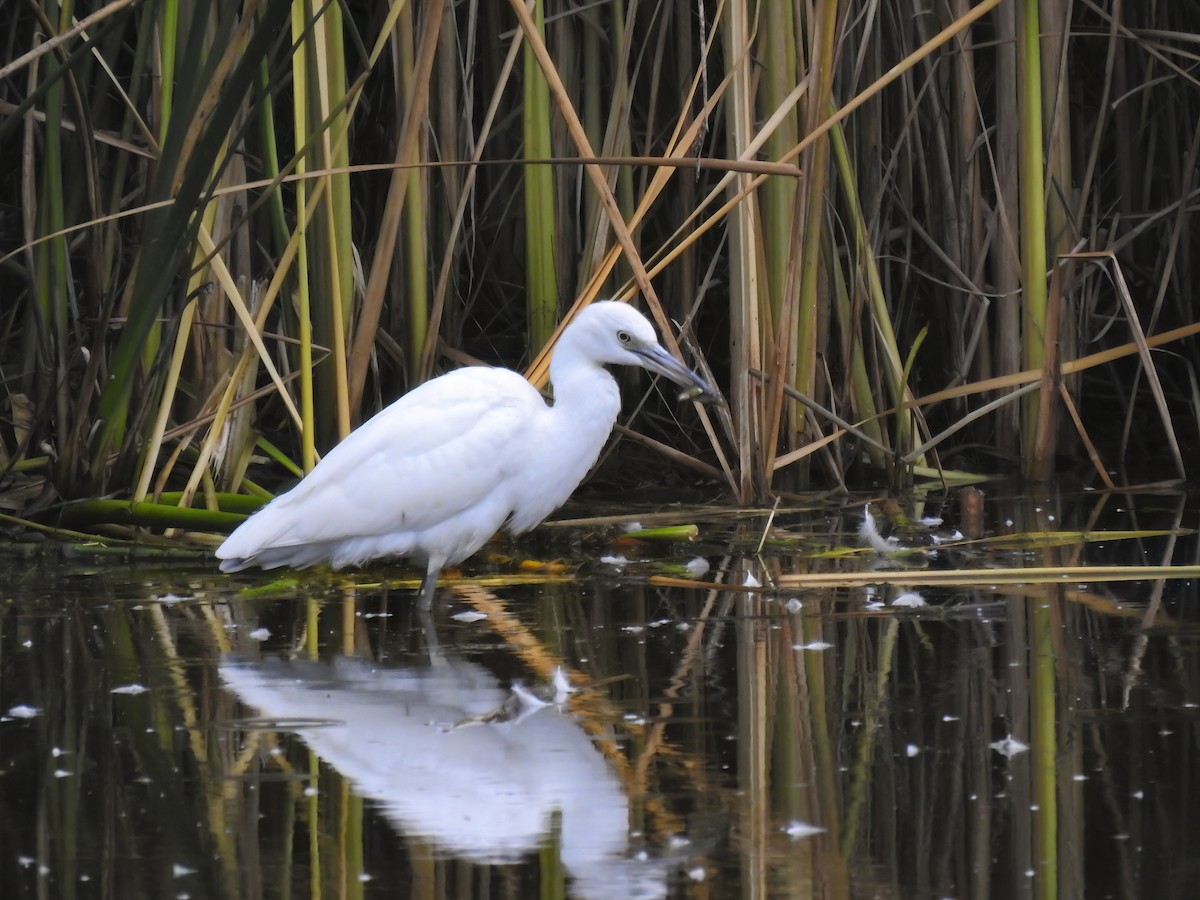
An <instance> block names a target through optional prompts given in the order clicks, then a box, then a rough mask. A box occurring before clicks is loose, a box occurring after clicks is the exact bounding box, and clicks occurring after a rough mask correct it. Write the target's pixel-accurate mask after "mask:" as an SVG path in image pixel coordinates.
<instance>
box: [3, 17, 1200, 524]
mask: <svg viewBox="0 0 1200 900" xmlns="http://www.w3.org/2000/svg"><path fill="white" fill-rule="evenodd" d="M0 25H3V30H2V31H0V33H2V34H4V35H5V36H6V37H5V39H4V41H5V44H4V50H3V56H2V60H3V61H2V62H0V160H2V162H3V166H2V168H0V171H2V172H3V175H0V229H2V231H0V241H2V245H0V290H2V296H3V298H4V299H3V305H2V307H0V322H2V323H3V328H2V330H0V341H2V344H0V346H2V347H3V359H2V370H0V371H2V376H3V388H4V390H3V395H2V396H0V405H2V407H3V426H2V427H0V472H3V475H4V481H3V482H2V483H0V484H2V487H0V490H2V491H3V494H2V495H0V496H2V497H3V499H4V501H5V507H6V509H7V510H8V511H9V512H10V513H15V514H19V515H25V514H32V513H34V512H36V511H37V510H39V509H47V508H54V507H55V502H56V501H57V500H59V499H67V500H75V499H79V498H89V497H100V496H113V497H117V498H122V499H124V498H128V499H131V500H133V501H137V502H138V503H147V502H148V503H150V504H152V505H153V504H159V505H160V506H164V507H196V508H204V509H208V510H214V511H215V510H218V509H221V508H222V507H230V503H231V501H230V500H229V497H230V495H232V494H235V493H242V494H245V493H249V494H252V495H264V494H265V493H266V491H265V490H264V489H263V488H262V487H260V486H258V485H257V484H256V483H255V482H254V481H252V480H251V478H250V476H254V477H256V478H257V477H261V478H262V479H263V480H270V481H272V482H275V481H278V480H279V479H281V478H283V477H285V476H286V475H287V473H289V472H290V473H292V474H299V473H301V472H303V471H304V470H305V469H307V468H309V467H311V466H312V465H313V463H314V461H315V459H316V458H317V456H318V454H319V453H320V452H321V451H322V450H324V449H326V448H328V447H329V446H330V445H331V444H333V443H334V442H336V440H338V439H339V438H340V437H341V436H344V435H345V434H346V433H347V431H348V430H349V429H350V428H352V427H353V426H354V424H355V423H356V422H357V421H359V420H361V419H362V418H363V417H365V416H366V415H369V414H370V413H371V412H372V411H374V410H375V409H377V408H379V407H380V405H382V404H383V403H385V402H387V401H388V400H390V399H391V398H393V397H394V396H396V395H397V394H399V393H401V392H402V391H404V390H406V389H407V388H409V387H411V386H412V385H413V384H415V383H417V382H418V381H420V380H421V379H424V378H427V377H429V376H430V375H432V374H435V373H436V372H438V371H441V370H443V369H445V368H446V367H448V366H452V365H457V364H461V363H464V362H468V361H470V360H473V359H481V360H484V361H487V362H502V363H506V364H508V365H513V366H522V365H525V366H528V367H529V373H530V376H531V377H532V378H533V379H534V380H535V381H537V382H539V383H540V382H543V381H544V379H545V360H546V351H547V348H548V346H549V345H550V342H551V341H552V340H553V335H554V333H555V330H556V326H557V325H558V324H559V323H560V322H561V321H562V320H563V318H564V317H565V316H568V315H569V314H570V312H571V311H572V310H573V309H574V308H576V306H577V305H578V304H579V303H583V302H587V301H589V300H591V299H593V298H595V297H597V296H600V295H611V296H618V297H622V298H632V297H633V296H634V295H641V301H640V302H642V303H643V304H644V305H645V306H646V307H647V308H648V309H649V311H650V312H651V313H652V314H653V315H654V317H655V318H656V319H657V320H658V322H659V324H660V326H664V327H665V326H667V325H668V324H669V323H670V321H671V320H674V321H675V322H676V323H678V324H679V325H680V328H679V329H678V331H677V332H676V331H675V329H672V334H674V333H678V335H679V337H680V343H682V344H683V345H684V350H685V352H686V353H687V354H690V355H693V356H695V357H697V358H699V359H700V361H701V363H704V364H707V365H709V366H710V367H711V368H712V369H713V370H714V372H715V377H716V380H717V381H718V383H720V384H721V386H722V387H723V389H724V390H725V393H726V397H727V399H728V405H727V406H724V407H719V408H715V409H711V410H704V409H699V410H698V412H697V414H690V413H689V414H687V415H683V416H680V417H679V419H680V421H682V422H683V423H684V425H683V426H682V427H680V426H679V425H677V424H674V423H670V424H667V423H664V422H663V421H662V417H661V416H660V415H658V413H660V412H666V411H668V410H670V409H671V408H672V407H673V404H672V403H671V402H670V398H666V399H665V400H664V399H653V400H652V402H650V403H648V404H646V405H639V409H640V410H642V412H641V413H640V414H639V415H637V416H636V417H634V418H633V419H632V420H631V424H632V426H633V427H634V429H637V430H641V431H644V432H647V433H649V435H650V436H651V437H657V438H660V439H662V438H664V437H666V438H667V439H668V440H669V442H670V443H672V444H675V445H678V446H679V448H680V454H679V456H678V457H677V458H678V460H680V461H682V462H683V463H684V464H691V465H692V466H694V467H695V469H696V470H697V471H699V472H702V473H706V475H707V476H708V477H712V478H715V480H716V481H717V482H718V483H719V484H720V485H722V486H723V489H724V490H725V491H726V492H727V493H728V494H729V495H730V496H732V497H735V498H737V499H739V500H741V501H751V500H760V499H763V498H765V497H767V496H768V495H771V494H773V493H778V492H780V491H786V490H792V489H797V488H803V487H807V486H809V485H828V484H838V485H840V484H845V485H853V484H855V483H860V482H862V481H863V480H864V479H867V478H870V479H872V480H878V478H879V477H880V473H883V475H884V477H885V478H886V480H887V481H888V482H889V483H890V484H892V485H894V486H897V487H903V486H905V485H907V484H909V483H911V482H912V480H913V479H914V478H918V477H941V478H945V479H952V478H958V477H963V478H969V477H972V476H973V475H976V474H979V473H992V472H1022V473H1024V474H1026V475H1030V476H1034V477H1037V478H1043V479H1044V478H1050V477H1053V476H1054V475H1055V474H1056V473H1058V472H1061V471H1063V470H1064V468H1066V467H1069V466H1072V465H1074V463H1075V461H1084V462H1085V463H1086V462H1087V461H1088V460H1090V464H1091V466H1092V467H1094V472H1095V475H1094V479H1095V480H1096V481H1097V482H1102V483H1105V484H1108V485H1113V484H1116V483H1123V482H1128V481H1131V480H1136V479H1138V478H1141V477H1143V476H1144V474H1145V472H1144V467H1141V466H1139V465H1130V463H1131V462H1140V461H1143V460H1146V459H1153V460H1154V461H1155V464H1156V465H1157V464H1158V463H1159V462H1160V461H1161V462H1163V463H1164V464H1165V465H1166V466H1167V468H1166V469H1165V472H1166V474H1167V476H1168V477H1172V478H1174V477H1186V476H1188V475H1189V474H1191V473H1190V472H1189V470H1188V469H1187V467H1186V465H1185V461H1184V459H1183V453H1182V451H1181V450H1180V444H1181V442H1182V441H1183V440H1185V439H1186V438H1187V437H1188V436H1189V435H1192V434H1194V433H1195V430H1196V429H1197V428H1198V427H1200V389H1198V387H1197V378H1196V374H1195V363H1196V347H1195V342H1194V336H1195V333H1196V332H1197V330H1200V321H1198V319H1200V317H1197V315H1196V313H1195V304H1194V302H1193V300H1192V297H1193V293H1192V287H1193V286H1192V279H1193V275H1192V271H1191V266H1190V259H1191V258H1192V251H1193V250H1194V249H1195V236H1194V234H1193V229H1192V228H1191V212H1192V211H1193V209H1194V207H1195V202H1196V191H1197V188H1196V187H1195V184H1194V181H1195V177H1194V173H1195V171H1196V157H1197V151H1198V148H1200V129H1198V128H1197V126H1196V125H1195V123H1196V122H1197V121H1200V102H1198V100H1200V90H1198V82H1197V80H1196V78H1195V76H1194V74H1193V72H1192V68H1193V63H1194V61H1195V52H1194V41H1192V39H1191V35H1193V34H1194V33H1195V32H1196V31H1197V30H1200V13H1198V12H1197V11H1196V10H1195V9H1194V8H1193V7H1192V6H1191V5H1189V4H1159V5H1146V4H1121V5H1117V6H1115V7H1111V8H1110V7H1108V6H1105V5H1101V4H1097V3H1093V2H1090V0H1084V2H1074V3H1071V2H1067V0H1040V2H1038V0H978V2H975V3H970V2H967V0H948V2H945V3H939V4H933V5H932V6H927V7H921V8H920V9H914V8H913V7H912V6H911V4H905V3H898V2H892V0H884V2H840V3H839V2H831V0H829V2H827V0H822V2H815V3H814V2H808V3H799V2H795V0H761V2H758V3H749V2H746V0H728V2H709V0H701V2H695V0H689V2H678V0H668V2H663V3H656V4H643V3H638V2H635V0H613V2H610V3H606V4H568V3H540V2H539V3H533V4H530V5H526V3H524V2H523V0H510V2H508V3H499V4H497V3H478V2H466V3H458V4H451V3H446V2H444V0H422V2H415V0H412V2H393V3H384V2H378V3H369V4H354V5H350V4H344V3H339V2H327V3H322V2H315V0H213V2H199V0H184V2H180V3H177V4H152V3H144V2H133V0H112V2H107V3H101V2H95V3H77V4H74V5H63V4H59V3H52V2H41V3H33V2H31V3H25V4H6V5H4V7H3V8H0ZM671 340H672V341H674V337H672V338H671ZM264 457H265V458H269V459H270V460H272V461H273V462H272V465H271V466H270V467H265V468H264V467H261V466H257V467H255V468H251V461H252V460H255V459H261V458H264ZM643 464H645V465H649V463H648V462H645V460H643ZM639 477H641V476H639ZM139 508H145V507H139ZM160 512H161V510H160ZM167 520H168V521H170V516H169V515H167ZM155 521H156V522H161V521H163V520H162V519H156V520H155ZM192 521H193V520H191V519H189V520H188V522H189V523H191V522H192ZM180 524H184V523H183V522H182V521H180Z"/></svg>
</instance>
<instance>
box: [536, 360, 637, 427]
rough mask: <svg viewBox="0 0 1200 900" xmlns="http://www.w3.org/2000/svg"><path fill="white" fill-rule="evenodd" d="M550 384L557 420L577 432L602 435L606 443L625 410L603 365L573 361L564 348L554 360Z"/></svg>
mask: <svg viewBox="0 0 1200 900" xmlns="http://www.w3.org/2000/svg"><path fill="white" fill-rule="evenodd" d="M564 355H565V356H566V357H567V358H566V359H565V360H564V359H562V357H563V356H564ZM550 384H551V385H553V387H554V407H553V409H554V412H555V418H558V419H559V420H561V421H563V422H569V423H570V424H569V425H568V426H567V427H568V428H570V429H572V430H574V431H577V432H580V431H589V432H592V431H594V432H596V433H598V434H601V435H602V436H601V437H600V438H599V440H600V442H601V443H603V442H604V440H606V439H607V438H608V435H609V432H611V431H612V427H613V423H614V422H615V421H616V420H617V413H619V412H620V411H621V392H620V391H619V390H618V388H617V381H616V379H615V378H613V376H612V374H611V373H610V372H609V371H608V370H607V369H606V368H604V366H602V365H600V364H599V363H593V362H590V361H588V362H584V361H581V360H579V359H578V358H576V359H572V358H571V354H563V353H562V352H561V348H560V352H558V353H556V354H555V356H554V357H553V358H552V359H551V360H550Z"/></svg>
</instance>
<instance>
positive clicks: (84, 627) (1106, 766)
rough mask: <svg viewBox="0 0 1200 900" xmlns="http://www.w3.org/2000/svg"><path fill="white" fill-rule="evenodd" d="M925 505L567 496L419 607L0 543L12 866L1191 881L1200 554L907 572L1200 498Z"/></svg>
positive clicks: (1089, 544) (231, 878)
mask: <svg viewBox="0 0 1200 900" xmlns="http://www.w3.org/2000/svg"><path fill="white" fill-rule="evenodd" d="M938 507H939V504H936V503H928V504H924V505H923V506H922V507H921V508H919V509H918V508H915V507H914V505H913V504H907V505H904V511H905V512H907V513H908V514H909V515H910V516H913V517H914V518H915V517H916V516H918V515H925V514H928V513H930V512H934V513H941V514H943V515H944V516H945V517H946V522H945V524H944V525H943V526H942V530H943V532H944V534H943V536H948V537H951V538H953V540H951V542H950V543H948V544H945V545H943V546H941V547H939V548H938V551H937V553H936V554H929V553H927V552H925V551H922V552H919V553H915V554H912V555H911V556H909V557H905V558H903V559H901V560H888V559H885V558H884V557H883V556H881V555H880V554H877V553H872V552H870V551H866V552H864V551H862V550H854V551H851V550H850V549H849V548H854V547H857V546H858V544H859V542H860V541H859V538H858V536H857V531H858V530H859V528H860V525H861V521H862V510H863V504H862V503H859V504H856V505H854V506H851V507H848V508H846V509H844V510H838V509H833V508H831V507H827V506H825V505H824V504H821V503H817V502H814V503H811V504H804V505H799V506H796V507H793V508H781V509H779V510H777V511H776V512H775V514H774V515H773V516H770V515H767V514H764V513H761V512H758V513H740V512H733V511H721V510H709V511H703V512H700V511H689V512H681V511H674V512H671V513H669V514H667V515H664V516H660V517H658V518H655V517H654V516H653V515H648V514H646V511H645V510H643V511H641V512H642V513H643V515H642V516H641V517H640V518H642V519H643V524H647V525H650V524H661V523H662V522H667V521H669V522H680V521H696V522H699V523H700V525H701V528H700V533H701V535H702V538H701V539H700V540H699V541H697V542H695V543H690V544H689V543H683V542H679V541H673V542H653V541H621V540H618V539H616V538H615V537H614V535H615V534H616V531H615V530H613V529H609V530H607V531H604V532H601V531H600V530H597V529H591V530H588V531H586V532H581V531H580V530H579V529H576V528H563V527H559V528H554V527H546V528H543V529H541V530H540V531H539V532H538V533H537V534H536V535H535V536H534V537H532V538H531V539H529V540H526V541H523V542H522V543H521V544H520V545H518V546H517V547H515V548H514V547H511V546H510V547H504V546H500V547H498V548H497V551H504V552H515V553H516V555H517V556H518V558H521V557H528V556H537V557H539V558H542V559H544V558H548V557H558V558H566V559H567V560H568V561H569V566H568V567H567V568H566V570H565V571H561V570H559V569H550V570H544V571H540V572H536V573H534V574H524V569H523V568H522V566H520V565H519V563H518V562H517V561H497V560H496V559H494V558H493V559H490V560H489V559H480V560H476V561H473V563H472V567H471V568H469V569H468V572H467V575H468V576H479V575H486V574H490V573H498V574H500V575H501V576H504V577H503V578H502V579H501V580H499V581H496V582H481V581H479V580H478V579H475V578H468V579H466V580H460V581H458V582H456V584H455V585H453V586H450V587H446V588H444V589H443V590H442V591H441V592H440V594H439V598H438V602H437V604H436V605H435V609H434V611H433V616H432V621H428V620H422V618H421V617H420V616H419V615H418V614H417V613H416V611H415V610H414V609H413V604H412V603H411V602H409V601H410V598H411V596H412V595H411V592H410V591H409V590H406V589H404V588H402V587H399V586H397V585H396V583H395V581H394V579H398V578H402V577H403V576H404V575H405V572H404V571H403V570H400V569H387V570H381V571H379V572H369V573H362V575H361V576H356V578H355V579H354V580H353V581H351V580H349V579H344V580H337V581H335V580H333V579H331V578H329V577H328V576H314V577H311V578H306V579H304V580H303V581H301V582H298V583H297V582H294V581H291V582H289V581H286V580H284V581H276V580H274V576H272V575H269V574H263V573H242V574H241V575H239V576H237V577H232V578H231V577H221V576H219V575H217V574H216V572H215V566H214V565H213V564H212V562H211V561H210V560H207V559H203V558H191V559H184V560H169V561H162V560H159V561H155V560H152V559H145V560H140V561H124V562H114V561H113V560H111V559H104V560H102V559H100V558H98V557H90V556H88V555H86V554H85V555H83V556H79V557H76V558H68V559H64V558H62V556H61V555H60V554H56V553H51V552H43V551H39V552H36V553H34V554H32V555H30V554H17V553H13V554H11V555H8V556H6V557H5V565H6V568H7V569H8V575H7V578H6V579H5V580H6V584H5V587H4V593H3V596H2V598H0V599H2V600H3V606H2V607H0V896H2V897H4V898H10V897H51V898H57V897H65V898H72V897H79V898H85V897H88V898H90V897H111V898H173V897H174V898H184V897H190V898H209V897H212V898H242V897H245V898H257V897H281V898H282V897H339V898H340V897H350V898H354V897H419V898H443V897H445V898H450V897H453V898H543V897H580V898H626V897H631V898H652V897H700V898H723V897H802V898H808V897H822V898H824V897H831V898H842V897H846V898H851V897H853V898H858V897H882V898H910V897H912V898H926V897H929V898H940V897H956V898H985V897H995V898H1010V897H1012V898H1021V897H1031V898H1033V897H1036V898H1046V897H1089V898H1092V897H1096V898H1100V897H1128V898H1140V897H1155V898H1194V897H1198V896H1200V790H1198V788H1197V780H1198V779H1200V599H1198V593H1197V582H1196V581H1194V580H1184V579H1177V580H1142V581H1132V582H1120V583H1108V582H1103V581H1096V582H1095V583H1089V582H1087V581H1076V580H1072V581H1070V582H1069V583H1061V582H1056V583H1053V584H1049V585H1047V584H1043V583H1036V582H1034V583H1026V584H1009V585H1000V584H996V585H988V584H971V585H955V584H953V583H948V584H940V585H938V586H937V587H928V586H923V585H921V584H920V579H921V578H922V577H923V576H922V574H921V573H922V568H921V567H928V571H929V572H930V573H933V572H935V571H938V570H944V569H946V568H955V569H957V568H976V569H978V568H994V569H996V570H997V571H998V572H1001V571H1004V572H1007V571H1009V570H1011V569H1014V568H1028V567H1032V566H1046V565H1054V566H1063V565H1081V564H1106V565H1162V564H1168V563H1172V564H1175V565H1187V564H1195V563H1197V562H1198V561H1200V559H1198V557H1200V551H1198V549H1197V540H1196V536H1195V533H1194V532H1193V531H1191V530H1190V529H1191V528H1194V527H1195V526H1196V524H1197V519H1198V516H1197V512H1196V506H1195V504H1194V502H1193V499H1192V498H1188V497H1186V496H1181V495H1170V496H1164V495H1142V496H1130V495H1121V496H1116V495H1104V496H1102V495H1098V494H1093V495H1085V496H1082V497H1073V498H1070V499H1069V500H1063V499H1061V498H1057V497H1044V498H1040V499H1029V498H1022V499H1021V500H1019V501H1018V500H1015V499H1014V500H1006V499H1004V498H1003V497H1000V496H993V497H990V498H989V501H988V507H987V525H986V531H987V532H988V534H989V535H991V541H990V542H989V541H984V542H982V543H973V542H970V541H968V540H964V539H962V538H961V537H960V536H956V535H954V533H953V532H954V531H955V529H956V522H955V519H956V517H957V516H958V515H959V510H958V506H957V502H956V501H955V500H954V499H953V498H951V499H950V500H948V501H947V502H945V503H944V504H941V505H940V508H938ZM881 527H882V529H883V531H884V533H885V534H886V532H887V529H888V526H887V525H886V524H883V525H882V526H881ZM1081 530H1082V531H1086V532H1088V535H1087V536H1086V537H1084V536H1080V535H1076V534H1072V533H1071V532H1076V531H1081ZM922 532H923V529H922V528H920V527H918V526H914V528H913V529H910V531H909V532H902V533H901V534H900V538H901V544H902V545H903V546H909V545H911V544H917V543H927V542H928V540H929V539H930V537H931V536H930V535H927V534H924V533H922ZM1099 532H1107V536H1106V537H1103V538H1101V537H1099V536H1098V533H1099ZM1000 535H1019V536H1023V537H1019V538H1016V539H1012V540H1009V541H1007V542H1004V541H1001V540H999V539H998V536H1000ZM764 537H765V540H764ZM760 544H761V547H760ZM697 560H702V561H703V562H702V563H701V562H697ZM689 562H691V563H693V568H692V570H691V571H689V570H688V568H687V566H686V564H688V563H689ZM704 565H707V571H702V569H703V566H704ZM897 567H904V571H905V572H906V573H907V578H906V579H901V580H905V582H906V583H905V584H904V585H902V586H901V585H895V584H892V583H891V581H890V580H889V573H891V575H893V576H894V575H895V573H896V570H897ZM914 567H915V568H914ZM872 568H874V569H876V570H878V571H879V581H878V582H877V583H875V584H869V585H866V586H861V585H859V586H855V585H841V586H837V585H835V586H833V587H825V588H812V587H798V586H793V587H787V586H786V585H787V584H788V583H789V577H790V576H795V575H796V574H797V573H813V572H824V573H830V574H833V575H836V574H838V573H842V572H862V571H864V570H869V569H872ZM872 577H874V576H872ZM931 577H932V576H931ZM380 578H385V579H393V581H392V582H391V584H390V585H389V586H387V587H381V586H379V585H378V581H379V579H380ZM689 579H691V581H689ZM795 583H796V582H795V579H793V581H792V584H793V585H794V584H795ZM756 584H757V585H761V586H762V587H755V585H756ZM913 594H916V595H917V596H918V598H919V599H920V600H924V601H925V602H926V603H927V604H928V605H925V606H920V605H905V604H917V603H918V600H916V599H913V597H912V595H913ZM906 595H907V596H906ZM898 598H900V599H901V604H900V605H894V601H895V600H896V599H898Z"/></svg>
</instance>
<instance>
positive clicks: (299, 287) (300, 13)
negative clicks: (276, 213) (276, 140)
mask: <svg viewBox="0 0 1200 900" xmlns="http://www.w3.org/2000/svg"><path fill="white" fill-rule="evenodd" d="M306 6H307V4H306V3H305V2H304V0H293V2H292V16H291V23H292V42H293V43H294V44H298V45H299V46H298V48H297V51H296V52H295V53H294V54H292V128H293V131H294V133H295V134H296V144H297V149H299V147H298V145H299V144H300V143H301V140H300V137H301V136H302V135H306V134H307V133H308V62H307V60H306V55H305V49H304V35H305V26H306V19H307V16H306ZM307 169H308V166H307V164H306V162H305V158H304V154H303V153H297V154H296V174H297V175H303V174H304V173H305V171H307ZM307 196H308V185H307V182H306V181H305V180H304V179H303V178H300V179H299V180H297V181H296V238H297V243H298V247H297V250H296V307H297V309H296V315H297V319H298V321H297V323H296V324H297V329H298V337H299V341H300V344H299V369H300V384H299V391H300V418H301V426H300V459H301V465H302V466H303V468H304V471H305V472H310V471H312V468H313V466H315V465H316V464H317V432H316V428H315V416H316V402H315V398H314V389H313V352H312V351H313V347H312V345H313V330H312V303H311V300H310V298H309V293H308V290H309V278H308V221H307V218H308V204H307V203H306V199H307Z"/></svg>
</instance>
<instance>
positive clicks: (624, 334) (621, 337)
mask: <svg viewBox="0 0 1200 900" xmlns="http://www.w3.org/2000/svg"><path fill="white" fill-rule="evenodd" d="M617 340H618V341H620V342H621V343H622V344H628V343H630V342H631V341H632V340H633V338H632V337H630V335H629V332H628V331H618V332H617Z"/></svg>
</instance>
